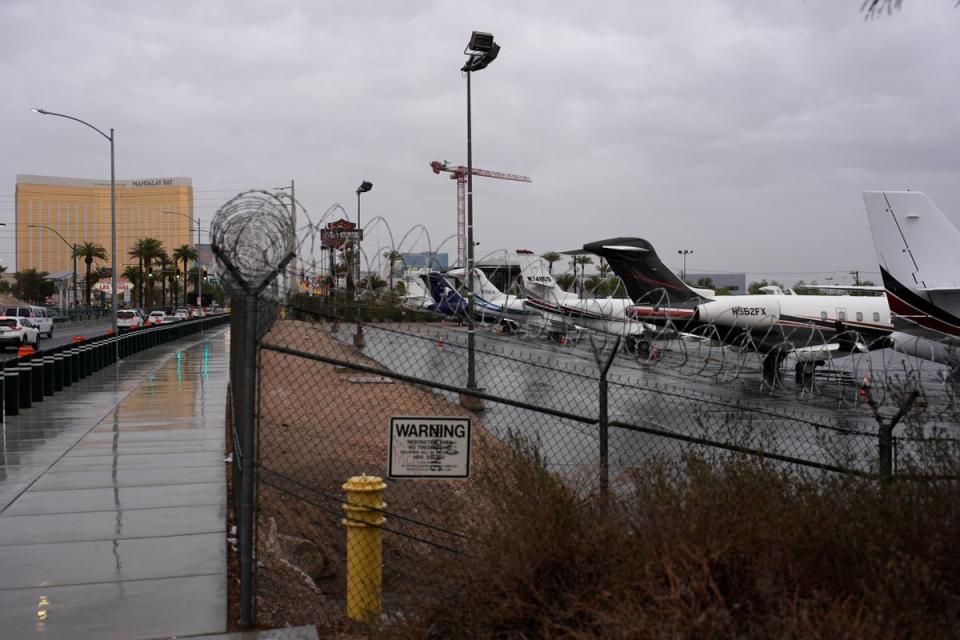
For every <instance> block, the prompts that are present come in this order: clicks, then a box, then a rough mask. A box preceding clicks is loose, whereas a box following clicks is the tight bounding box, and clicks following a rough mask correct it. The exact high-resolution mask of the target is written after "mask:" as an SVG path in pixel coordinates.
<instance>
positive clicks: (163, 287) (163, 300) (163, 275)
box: [157, 251, 170, 307]
mask: <svg viewBox="0 0 960 640" xmlns="http://www.w3.org/2000/svg"><path fill="white" fill-rule="evenodd" d="M157 258H158V259H159V260H160V306H161V307H165V306H167V277H168V276H169V275H170V274H169V271H168V270H167V264H168V263H169V262H170V256H168V255H167V252H166V251H161V252H160V255H159V256H157Z"/></svg>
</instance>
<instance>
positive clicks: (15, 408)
mask: <svg viewBox="0 0 960 640" xmlns="http://www.w3.org/2000/svg"><path fill="white" fill-rule="evenodd" d="M19 373H20V372H19V371H18V370H17V360H16V359H11V360H7V361H6V362H5V363H3V410H4V415H8V416H15V415H18V414H19V413H20V385H19V380H20V375H19Z"/></svg>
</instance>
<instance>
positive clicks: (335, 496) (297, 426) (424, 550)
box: [228, 320, 505, 637]
mask: <svg viewBox="0 0 960 640" xmlns="http://www.w3.org/2000/svg"><path fill="white" fill-rule="evenodd" d="M264 343H265V344H272V345H276V346H281V347H287V348H290V349H296V350H298V351H304V352H308V353H312V354H318V355H321V356H324V357H328V358H332V359H336V360H340V361H343V362H346V363H356V364H360V365H364V366H368V367H375V368H382V367H381V365H379V364H378V363H376V362H375V361H373V360H370V359H368V358H366V357H364V356H363V355H362V354H361V353H359V352H358V351H357V350H356V349H355V348H354V347H353V346H352V345H348V344H344V343H343V342H341V341H339V340H337V339H336V338H335V337H333V336H332V335H331V333H330V325H327V324H314V323H307V322H301V321H294V320H284V321H278V322H277V323H276V324H275V325H274V327H273V329H272V330H271V331H270V333H269V334H268V335H267V336H266V338H265V339H264ZM259 406H260V422H259V429H260V431H259V464H260V480H261V483H260V487H259V514H258V519H257V522H258V568H257V578H256V579H257V585H256V589H255V591H256V597H257V602H256V606H257V620H258V623H259V625H260V626H262V627H265V628H272V627H281V626H286V625H298V624H316V625H318V627H319V628H320V629H321V630H323V631H324V632H326V633H334V634H336V633H341V634H348V635H344V636H342V637H351V636H350V635H349V634H352V633H357V632H362V631H361V630H359V629H357V628H355V627H353V626H351V625H350V624H349V623H348V621H347V620H346V619H345V615H344V607H345V595H344V585H345V569H346V567H345V564H346V562H345V549H344V547H345V529H344V527H343V524H342V522H341V520H342V517H343V510H342V502H343V501H344V500H345V495H344V492H343V489H342V484H343V483H344V482H345V481H346V480H347V479H348V478H349V477H351V476H355V475H360V474H363V473H365V474H368V475H377V476H380V477H385V475H386V466H387V433H388V425H389V419H390V417H391V416H397V415H407V416H416V415H423V416H466V417H470V418H471V419H472V458H471V477H470V478H469V479H466V480H402V481H389V482H388V488H387V490H386V493H385V500H386V502H387V508H386V510H387V512H388V513H387V524H386V527H388V528H389V529H391V530H392V531H384V535H383V575H384V607H385V608H389V607H391V606H394V607H402V602H403V599H404V598H405V597H410V595H411V592H412V591H415V589H416V584H417V582H418V581H423V580H429V576H425V575H422V573H423V572H422V571H418V569H419V568H420V567H421V566H422V563H423V561H424V559H426V558H428V557H430V555H431V554H446V555H448V556H450V557H451V558H456V555H455V554H452V553H450V552H449V551H447V550H444V549H441V548H440V547H438V546H436V545H442V546H444V547H449V548H454V549H456V548H462V547H463V544H464V543H463V540H462V539H461V538H458V537H457V536H454V535H449V534H447V533H444V531H452V532H461V531H464V530H465V529H468V528H469V526H470V524H471V521H472V519H475V518H477V517H479V516H478V513H479V512H480V511H482V507H481V505H482V502H483V501H482V499H481V498H480V491H479V483H480V482H481V481H482V480H481V479H482V478H483V477H484V474H485V472H487V471H488V470H490V469H492V468H494V467H495V466H496V459H497V457H498V456H501V455H504V454H505V448H504V447H503V445H501V444H500V443H499V442H498V441H496V440H495V439H494V438H493V437H492V436H490V435H489V434H488V433H487V432H486V431H485V430H484V428H483V426H482V424H481V422H480V420H479V419H478V417H477V415H476V414H473V413H471V412H469V411H466V410H465V409H463V408H462V407H460V406H459V405H458V404H455V403H453V402H450V401H448V400H446V399H445V398H443V397H441V396H439V395H438V394H436V393H433V392H431V391H429V390H426V389H424V388H420V387H418V386H415V385H411V384H406V383H402V382H399V381H396V380H391V379H388V378H384V377H382V376H378V375H375V374H371V373H366V372H361V371H358V370H355V369H351V368H349V367H348V366H347V367H344V366H334V365H332V364H329V363H325V362H318V361H315V360H309V359H305V358H301V357H297V356H293V355H288V354H283V353H278V352H276V351H270V350H267V349H264V350H261V352H260V395H259ZM228 475H229V474H228ZM407 519H410V520H413V521H416V522H417V523H427V524H429V525H430V526H423V525H422V524H417V523H415V522H410V521H409V520H407ZM230 524H231V525H232V524H233V520H232V516H231V523H230ZM410 536H413V537H416V538H419V539H421V540H426V541H428V542H422V541H417V540H413V539H411V537H410ZM429 543H434V544H429ZM230 555H231V562H230V572H231V574H230V588H231V597H230V601H231V603H232V605H233V604H234V603H236V602H237V600H238V596H239V576H238V568H239V565H238V562H237V560H236V553H235V552H234V551H231V554H230ZM234 592H235V593H234ZM235 596H237V597H235ZM237 614H238V611H231V619H232V621H234V622H235V621H236V620H237Z"/></svg>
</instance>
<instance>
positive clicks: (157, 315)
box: [149, 311, 176, 324]
mask: <svg viewBox="0 0 960 640" xmlns="http://www.w3.org/2000/svg"><path fill="white" fill-rule="evenodd" d="M149 320H150V322H152V323H153V324H173V323H174V322H176V319H174V317H173V316H168V315H167V312H166V311H151V312H150V318H149Z"/></svg>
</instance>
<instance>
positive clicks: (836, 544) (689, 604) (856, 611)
mask: <svg viewBox="0 0 960 640" xmlns="http://www.w3.org/2000/svg"><path fill="white" fill-rule="evenodd" d="M633 480H634V481H633V486H632V488H631V490H630V491H628V492H624V493H621V494H620V495H619V496H618V497H617V498H616V499H613V500H610V501H609V503H604V502H603V501H602V500H600V499H599V498H597V497H588V498H584V497H583V496H582V495H580V494H578V493H576V492H575V491H572V490H570V489H569V488H567V487H566V486H564V485H563V484H561V483H560V482H559V481H558V480H557V479H556V478H555V477H554V476H552V475H550V474H549V473H547V472H546V471H545V470H544V469H543V465H542V464H541V463H540V461H539V460H538V459H537V456H536V454H535V453H534V452H533V448H532V447H523V446H521V447H519V448H518V450H517V453H516V454H515V455H514V456H513V457H512V459H511V460H510V462H509V464H506V465H505V466H504V468H503V471H502V473H500V474H497V475H492V476H491V477H490V478H488V479H486V480H485V481H484V489H485V490H486V491H487V493H486V500H488V501H489V505H490V511H489V512H488V513H487V514H486V515H487V517H486V518H485V519H484V521H483V522H482V523H480V524H479V525H478V526H477V528H476V530H475V531H473V532H472V533H473V535H474V536H475V540H476V542H475V543H474V544H473V546H472V547H471V555H470V556H469V557H466V558H459V559H457V560H456V561H453V562H451V559H450V558H443V560H444V561H443V562H437V563H436V565H435V566H431V567H429V568H427V569H426V571H427V572H429V575H431V576H432V578H433V584H434V585H435V587H434V588H433V589H432V590H430V591H429V592H428V593H423V594H422V595H421V598H420V599H419V602H421V603H422V604H421V606H419V607H418V608H416V609H409V608H408V609H405V610H404V611H403V612H402V614H397V615H394V616H393V617H392V618H391V619H390V620H389V622H388V623H387V624H386V625H385V626H384V628H383V629H382V630H381V632H382V633H383V635H384V636H386V637H401V638H403V637H408V638H421V637H430V638H433V637H436V638H449V637H476V638H485V637H496V638H550V637H571V638H637V637H640V638H647V637H651V638H661V637H662V638H710V637H716V638H720V637H722V638H728V637H747V638H753V637H757V638H768V637H776V638H812V637H818V638H820V637H831V638H868V637H869V638H911V637H923V638H938V637H958V636H960V554H958V553H957V550H956V543H955V537H956V532H957V531H958V530H960V507H958V506H957V497H958V496H957V486H956V483H954V482H939V483H938V482H924V483H921V482H898V483H892V484H886V485H884V484H880V483H878V482H876V481H873V480H869V479H859V478H850V477H837V476H823V475H802V474H798V473H797V472H796V471H785V470H784V469H782V468H777V467H774V466H772V465H770V464H765V463H763V462H758V461H756V460H750V459H745V458H734V459H728V460H727V461H725V462H721V463H707V462H705V461H703V460H702V459H697V458H690V459H687V460H686V461H685V463H684V464H683V465H682V467H680V468H677V467H675V466H674V467H671V466H668V465H663V464H656V463H653V464H650V465H649V466H648V467H646V468H643V469H637V470H636V471H635V473H634V478H633Z"/></svg>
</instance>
